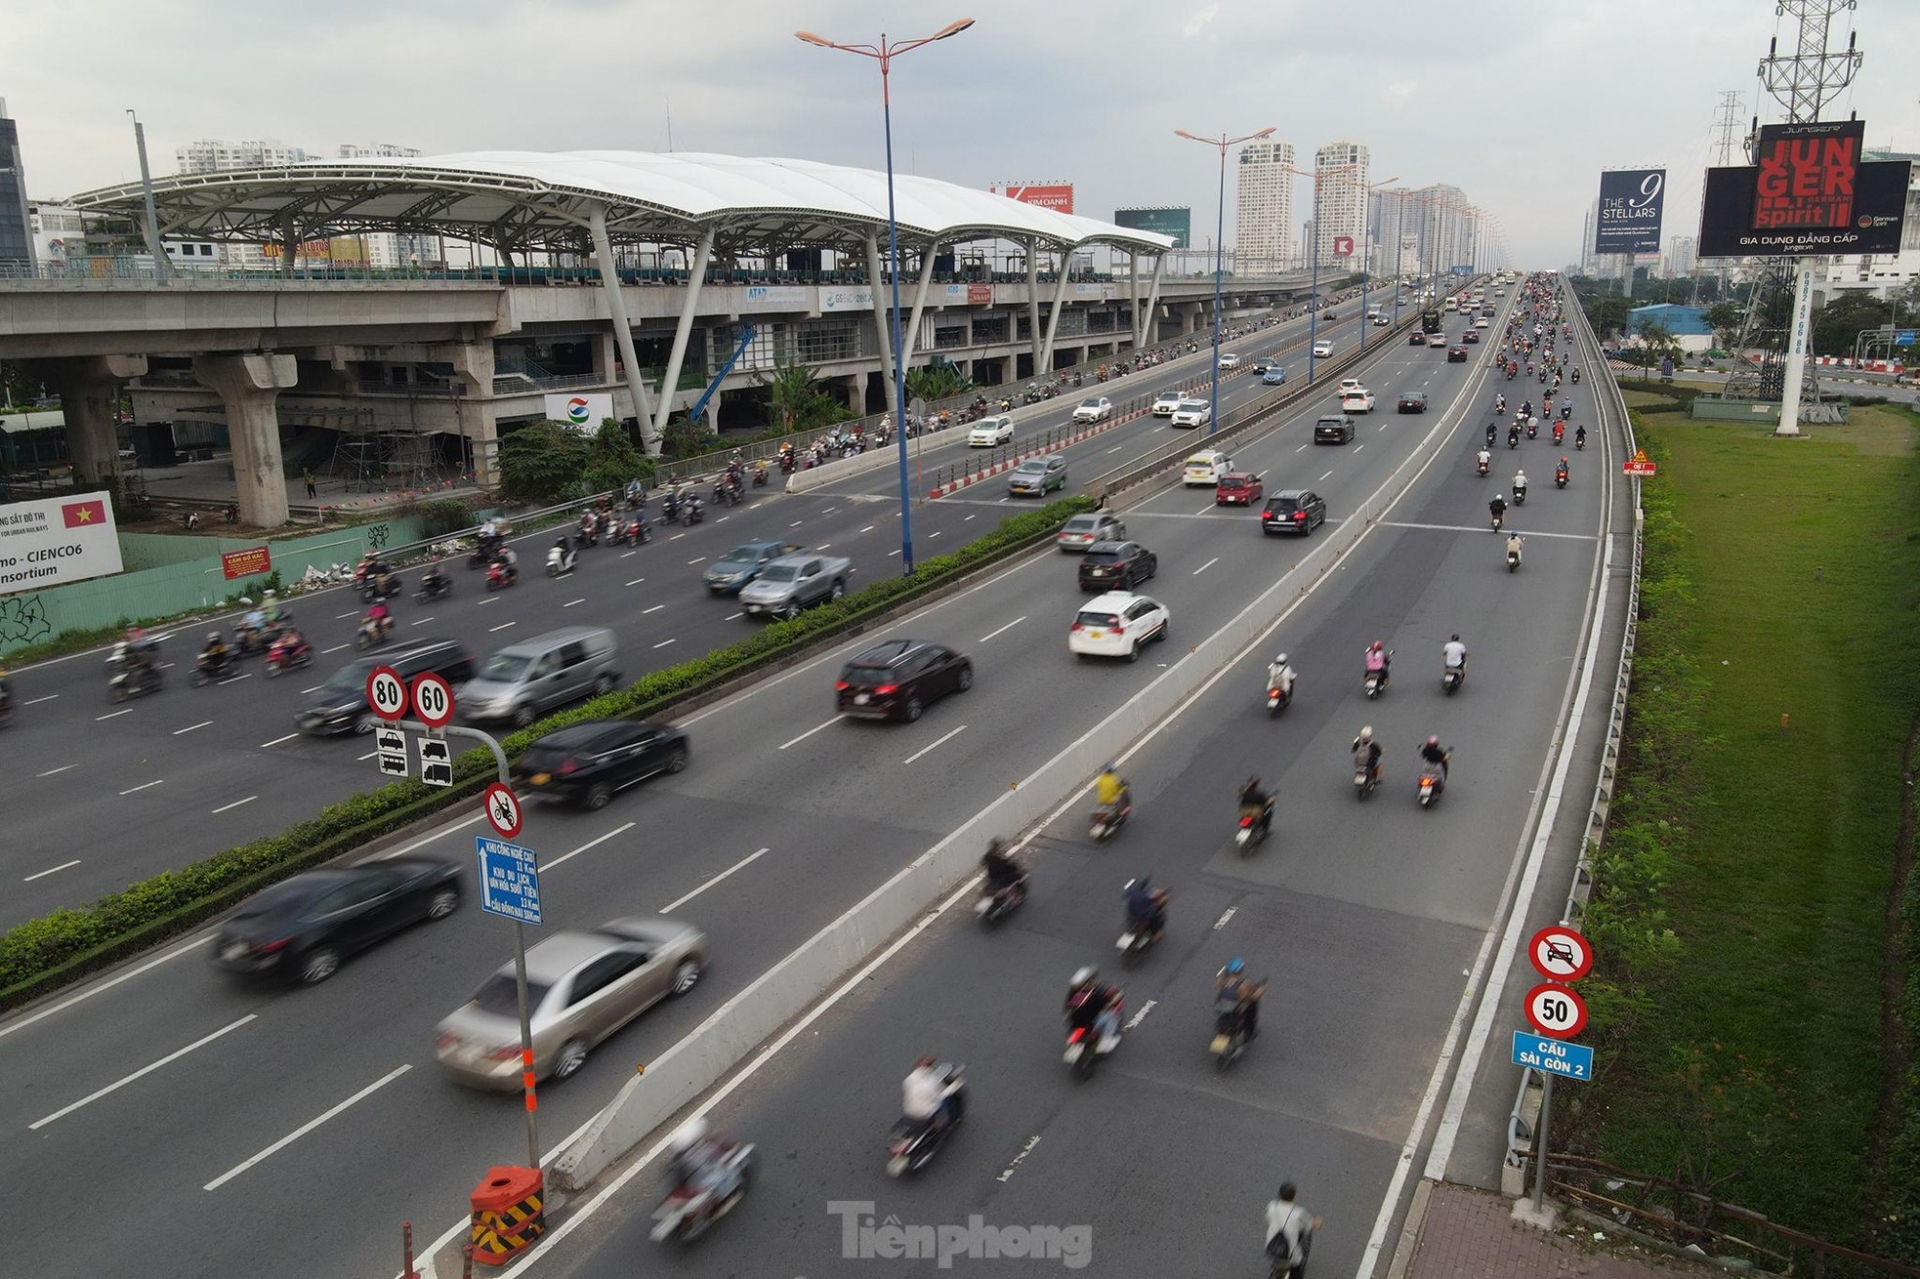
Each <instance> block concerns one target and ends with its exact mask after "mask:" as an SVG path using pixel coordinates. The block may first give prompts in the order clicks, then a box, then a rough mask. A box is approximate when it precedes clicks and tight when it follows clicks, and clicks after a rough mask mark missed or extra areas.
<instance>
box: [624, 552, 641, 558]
mask: <svg viewBox="0 0 1920 1279" xmlns="http://www.w3.org/2000/svg"><path fill="white" fill-rule="evenodd" d="M639 553H640V552H638V551H622V552H620V558H621V559H623V560H630V559H632V558H633V557H634V556H636V555H638V554H639Z"/></svg>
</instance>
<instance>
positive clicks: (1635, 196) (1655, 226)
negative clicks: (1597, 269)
mask: <svg viewBox="0 0 1920 1279" xmlns="http://www.w3.org/2000/svg"><path fill="white" fill-rule="evenodd" d="M1666 189H1667V171H1666V170H1665V169H1615V170H1613V171H1612V172H1609V173H1602V174H1601V175H1600V216H1599V218H1598V219H1596V220H1595V222H1594V224H1593V251H1594V252H1595V253H1658V252H1659V251H1660V207H1661V202H1662V197H1663V196H1664V195H1665V194H1666Z"/></svg>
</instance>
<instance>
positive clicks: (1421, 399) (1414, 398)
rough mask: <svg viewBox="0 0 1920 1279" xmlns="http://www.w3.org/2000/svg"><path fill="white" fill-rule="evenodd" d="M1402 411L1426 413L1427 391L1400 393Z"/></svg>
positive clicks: (1400, 410) (1400, 408)
mask: <svg viewBox="0 0 1920 1279" xmlns="http://www.w3.org/2000/svg"><path fill="white" fill-rule="evenodd" d="M1398 411H1399V412H1401V413H1425V412H1426V411H1427V393H1426V392H1425V391H1402V392H1401V393H1400V406H1399V410H1398Z"/></svg>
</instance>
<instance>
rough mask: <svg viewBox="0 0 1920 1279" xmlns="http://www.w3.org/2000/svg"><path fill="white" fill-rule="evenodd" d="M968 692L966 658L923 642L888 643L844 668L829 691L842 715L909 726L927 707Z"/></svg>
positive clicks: (969, 675)
mask: <svg viewBox="0 0 1920 1279" xmlns="http://www.w3.org/2000/svg"><path fill="white" fill-rule="evenodd" d="M972 687H973V659H972V658H970V657H968V656H967V655H966V654H964V653H956V652H954V651H953V650H952V649H950V648H946V647H943V646H941V645H939V644H931V643H928V642H927V641H926V640H914V639H898V640H888V641H887V642H886V643H884V644H876V645H874V646H873V647H872V648H870V649H868V650H867V651H866V652H864V653H862V654H860V655H859V656H858V657H856V658H854V659H853V660H852V661H850V662H848V663H847V664H846V667H845V668H844V669H843V670H842V671H841V672H840V678H839V679H838V680H837V681H835V683H834V685H833V692H834V707H835V709H836V710H838V711H839V712H840V713H841V714H842V715H858V716H862V717H865V718H871V719H904V720H906V721H908V722H909V723H911V722H912V721H914V720H917V719H919V718H920V714H921V712H922V711H924V710H926V708H927V705H928V704H929V703H931V702H934V701H938V700H939V699H940V698H942V697H945V696H946V695H947V694H948V693H964V692H966V691H967V690H968V689H970V688H972Z"/></svg>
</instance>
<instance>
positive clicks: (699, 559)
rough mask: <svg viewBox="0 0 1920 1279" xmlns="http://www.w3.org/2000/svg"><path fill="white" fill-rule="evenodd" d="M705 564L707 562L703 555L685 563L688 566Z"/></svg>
mask: <svg viewBox="0 0 1920 1279" xmlns="http://www.w3.org/2000/svg"><path fill="white" fill-rule="evenodd" d="M706 562H707V557H706V556H704V555H701V556H697V557H696V558H694V559H690V560H688V561H687V563H689V564H704V563H706Z"/></svg>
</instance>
